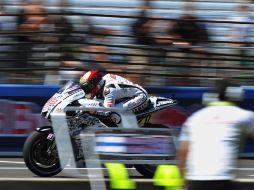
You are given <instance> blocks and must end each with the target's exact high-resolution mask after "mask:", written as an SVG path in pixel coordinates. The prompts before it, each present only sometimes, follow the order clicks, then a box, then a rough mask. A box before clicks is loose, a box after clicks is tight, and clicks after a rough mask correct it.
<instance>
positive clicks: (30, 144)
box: [23, 131, 62, 177]
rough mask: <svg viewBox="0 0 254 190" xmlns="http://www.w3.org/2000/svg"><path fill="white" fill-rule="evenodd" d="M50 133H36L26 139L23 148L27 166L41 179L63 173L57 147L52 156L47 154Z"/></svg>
mask: <svg viewBox="0 0 254 190" xmlns="http://www.w3.org/2000/svg"><path fill="white" fill-rule="evenodd" d="M48 134H49V131H44V132H38V131H34V132H32V133H31V135H30V136H29V137H28V138H27V139H26V141H25V143H24V147H23V157H24V161H25V164H26V166H27V167H28V168H29V170H30V171H31V172H33V173H34V174H36V175H38V176H40V177H51V176H54V175H57V174H58V173H60V172H61V171H62V168H61V166H60V162H59V159H58V154H57V150H56V146H55V148H54V150H53V151H52V152H53V153H52V154H49V153H47V149H48V146H49V144H50V143H51V144H52V142H49V140H48V139H47V136H48Z"/></svg>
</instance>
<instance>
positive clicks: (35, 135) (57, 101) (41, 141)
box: [23, 81, 177, 177]
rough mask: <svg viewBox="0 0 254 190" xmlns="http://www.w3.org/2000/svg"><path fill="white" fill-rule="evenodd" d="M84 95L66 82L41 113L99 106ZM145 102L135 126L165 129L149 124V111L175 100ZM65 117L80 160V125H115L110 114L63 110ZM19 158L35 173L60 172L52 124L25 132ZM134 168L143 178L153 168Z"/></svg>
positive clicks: (46, 115)
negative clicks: (146, 103)
mask: <svg viewBox="0 0 254 190" xmlns="http://www.w3.org/2000/svg"><path fill="white" fill-rule="evenodd" d="M84 97H85V92H84V91H83V90H82V88H81V87H80V85H79V84H78V83H76V82H74V81H69V82H67V83H66V84H65V85H64V86H63V87H62V88H61V89H60V90H58V91H57V92H56V93H55V94H54V95H53V96H52V97H51V98H50V99H49V100H48V101H47V102H46V104H45V105H44V106H43V109H42V112H41V115H42V116H43V117H44V118H46V119H48V120H49V121H50V114H51V113H53V112H61V111H63V110H64V108H66V107H67V106H94V107H96V106H102V105H103V104H102V101H96V100H94V99H93V100H91V99H86V98H84ZM149 102H150V103H149V106H148V107H147V108H145V110H143V111H140V112H138V113H136V116H137V120H138V124H139V126H140V127H150V128H166V126H163V125H160V124H152V123H150V122H149V120H150V118H151V114H152V113H154V112H157V111H159V110H162V109H165V108H167V107H169V106H173V105H176V104H177V101H176V99H175V98H164V97H155V96H151V97H150V98H149ZM66 117H67V122H68V127H69V133H70V137H71V141H72V145H73V147H74V148H73V149H74V155H75V159H76V161H79V160H82V159H83V160H84V155H83V152H82V145H81V142H80V139H79V134H80V132H81V131H82V130H83V129H84V128H87V127H89V126H94V125H95V124H96V122H97V123H101V122H102V123H103V124H104V125H106V126H108V127H118V126H117V124H116V123H115V122H114V121H112V119H111V118H110V116H106V117H105V116H103V117H101V116H99V115H98V116H96V115H95V116H92V117H91V114H89V112H88V113H87V112H85V113H83V112H80V111H79V112H77V111H69V112H66ZM94 118H97V119H94ZM23 157H24V161H25V164H26V166H27V167H28V168H29V169H30V171H31V172H33V173H34V174H36V175H38V176H41V177H51V176H54V175H57V174H58V173H60V172H61V171H62V168H61V165H60V161H59V157H58V152H57V146H56V142H55V136H54V133H53V128H52V126H43V127H40V128H37V129H36V130H35V131H34V132H32V133H31V134H30V135H29V137H28V138H27V139H26V141H25V143H24V147H23ZM135 167H136V169H137V170H138V172H140V173H141V174H142V175H144V176H146V177H152V176H153V174H154V171H155V169H156V168H155V167H154V166H152V165H136V166H135Z"/></svg>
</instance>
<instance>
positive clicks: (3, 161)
mask: <svg viewBox="0 0 254 190" xmlns="http://www.w3.org/2000/svg"><path fill="white" fill-rule="evenodd" d="M0 163H10V164H25V162H16V161H9V160H0Z"/></svg>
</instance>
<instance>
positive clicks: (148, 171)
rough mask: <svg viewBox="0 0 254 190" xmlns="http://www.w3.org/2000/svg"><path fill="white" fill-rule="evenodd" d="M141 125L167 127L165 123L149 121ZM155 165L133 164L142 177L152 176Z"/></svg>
mask: <svg viewBox="0 0 254 190" xmlns="http://www.w3.org/2000/svg"><path fill="white" fill-rule="evenodd" d="M143 127H144V128H157V129H159V128H162V129H165V128H168V127H167V126H165V125H161V124H151V123H149V124H147V125H145V126H143ZM172 159H173V158H172ZM157 166H158V165H151V164H144V165H135V168H136V170H137V171H138V172H139V173H140V174H142V175H143V176H144V177H147V178H152V177H153V176H154V173H155V171H156V169H157Z"/></svg>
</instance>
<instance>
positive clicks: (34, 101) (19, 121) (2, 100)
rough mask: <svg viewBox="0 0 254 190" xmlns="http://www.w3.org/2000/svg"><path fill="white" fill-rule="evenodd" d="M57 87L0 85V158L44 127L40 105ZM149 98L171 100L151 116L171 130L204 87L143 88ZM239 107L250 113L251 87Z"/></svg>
mask: <svg viewBox="0 0 254 190" xmlns="http://www.w3.org/2000/svg"><path fill="white" fill-rule="evenodd" d="M60 87H61V86H60V85H0V156H1V155H2V156H3V155H4V156H12V155H13V156H15V155H16V156H19V155H21V154H22V147H23V143H24V140H25V139H26V137H27V135H29V133H31V132H32V131H33V130H34V129H35V128H37V127H41V126H44V125H48V124H49V122H48V121H47V120H45V119H43V118H42V117H41V116H40V111H41V108H42V106H43V105H44V103H45V102H46V101H47V100H48V99H49V98H50V97H51V96H52V95H53V94H54V93H55V92H56V91H57V90H58V89H59V88H60ZM145 88H146V90H147V91H148V92H149V94H150V95H156V96H163V97H169V96H172V95H173V96H175V98H176V99H177V100H178V101H179V104H178V105H177V106H174V107H171V108H168V109H165V110H163V111H160V112H157V113H155V114H153V115H152V118H151V120H152V122H153V123H160V124H163V125H167V126H170V127H174V128H178V129H180V128H181V124H182V123H183V122H184V121H185V120H186V118H187V117H188V116H189V115H190V114H192V113H193V112H194V111H197V110H198V109H200V108H202V95H203V93H204V92H206V91H208V90H209V89H208V88H205V87H145ZM244 90H245V98H244V101H243V102H242V103H241V106H242V107H243V108H245V109H248V110H252V111H254V101H253V99H254V87H246V88H244ZM253 145H254V143H253V142H252V141H251V140H249V139H248V140H247V143H246V144H245V146H244V150H243V151H242V153H241V155H242V156H245V157H246V156H247V157H252V158H254V146H253Z"/></svg>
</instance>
